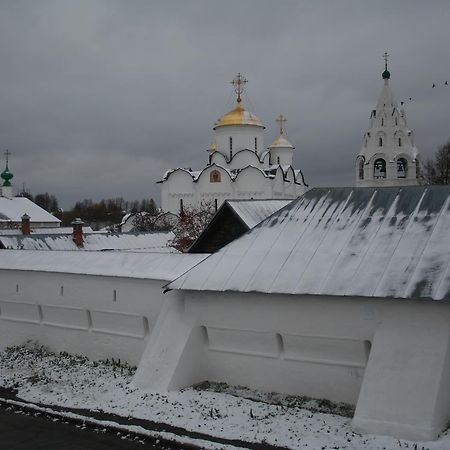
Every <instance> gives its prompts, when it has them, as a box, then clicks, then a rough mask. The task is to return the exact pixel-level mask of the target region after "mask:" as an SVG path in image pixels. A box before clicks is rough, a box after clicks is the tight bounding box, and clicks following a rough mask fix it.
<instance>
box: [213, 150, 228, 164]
mask: <svg viewBox="0 0 450 450" xmlns="http://www.w3.org/2000/svg"><path fill="white" fill-rule="evenodd" d="M211 164H217V165H219V166H223V167H227V160H226V159H225V156H223V155H222V153H220V152H214V153H213V154H212V155H211Z"/></svg>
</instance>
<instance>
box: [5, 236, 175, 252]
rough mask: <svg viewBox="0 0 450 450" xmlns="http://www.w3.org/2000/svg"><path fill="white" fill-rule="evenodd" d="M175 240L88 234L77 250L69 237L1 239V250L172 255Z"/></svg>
mask: <svg viewBox="0 0 450 450" xmlns="http://www.w3.org/2000/svg"><path fill="white" fill-rule="evenodd" d="M173 238H174V234H173V233H172V232H148V233H120V234H115V233H91V234H85V235H84V244H83V247H77V246H76V245H75V243H74V242H73V238H72V234H67V235H46V234H36V235H31V236H23V235H16V236H1V235H0V241H1V243H2V244H3V247H5V248H8V249H14V250H16V249H22V250H88V251H89V250H91V251H96V250H97V251H98V250H132V249H136V250H137V249H147V250H151V251H154V252H156V251H158V252H165V253H168V252H170V253H174V252H176V250H175V249H173V248H172V247H168V246H167V244H168V242H169V241H170V240H171V239H173Z"/></svg>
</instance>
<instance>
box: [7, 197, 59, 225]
mask: <svg viewBox="0 0 450 450" xmlns="http://www.w3.org/2000/svg"><path fill="white" fill-rule="evenodd" d="M24 214H28V215H29V216H30V222H31V223H33V222H52V223H55V224H58V223H60V222H61V221H60V220H59V219H57V218H56V217H55V216H53V215H52V214H50V213H48V212H47V211H46V210H45V209H43V208H41V207H40V206H38V205H36V203H33V202H32V201H31V200H29V199H28V198H26V197H13V198H7V197H0V222H11V221H12V222H21V221H22V216H23V215H24Z"/></svg>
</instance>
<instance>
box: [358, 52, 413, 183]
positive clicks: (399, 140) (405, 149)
mask: <svg viewBox="0 0 450 450" xmlns="http://www.w3.org/2000/svg"><path fill="white" fill-rule="evenodd" d="M387 56H388V55H387V53H385V55H384V57H385V70H384V72H383V74H382V78H383V80H384V86H383V89H382V91H381V94H380V97H379V98H378V103H377V105H376V108H375V109H373V110H372V112H371V114H370V125H369V129H368V130H367V131H366V133H365V134H364V142H363V146H362V149H361V151H360V152H359V154H358V156H357V158H356V165H355V175H356V185H357V186H370V187H376V186H409V185H417V184H419V181H420V178H421V175H420V168H421V161H420V154H419V150H418V149H417V147H416V146H415V144H414V136H413V132H412V130H410V129H409V127H408V124H407V121H406V115H405V111H404V110H403V108H399V107H398V104H397V102H396V100H395V98H394V94H393V92H392V89H391V87H390V85H389V79H390V78H391V74H390V72H389V70H388V68H387ZM402 104H403V102H402Z"/></svg>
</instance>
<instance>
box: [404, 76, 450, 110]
mask: <svg viewBox="0 0 450 450" xmlns="http://www.w3.org/2000/svg"><path fill="white" fill-rule="evenodd" d="M443 86H448V81H444V83H443ZM436 87H439V84H436V83H433V85H432V86H431V88H432V89H434V88H436ZM408 100H409V101H411V100H412V97H409V99H408ZM404 103H405V101H402V102H400V104H401V105H402V106H403V105H404Z"/></svg>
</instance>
